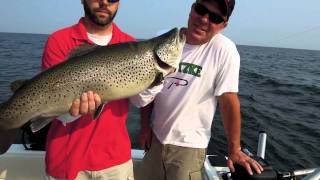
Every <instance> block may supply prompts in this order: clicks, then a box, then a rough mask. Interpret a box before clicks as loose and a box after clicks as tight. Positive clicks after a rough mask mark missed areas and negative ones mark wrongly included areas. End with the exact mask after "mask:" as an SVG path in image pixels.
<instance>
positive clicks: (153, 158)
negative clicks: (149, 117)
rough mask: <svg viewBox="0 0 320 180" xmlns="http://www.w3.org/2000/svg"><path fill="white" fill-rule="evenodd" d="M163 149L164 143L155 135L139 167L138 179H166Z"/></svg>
mask: <svg viewBox="0 0 320 180" xmlns="http://www.w3.org/2000/svg"><path fill="white" fill-rule="evenodd" d="M162 149H163V145H162V144H161V143H160V142H159V141H158V139H157V138H156V137H155V136H154V135H153V136H152V143H151V147H150V149H149V151H147V152H146V154H145V156H144V158H143V160H142V162H141V163H140V166H139V167H138V168H137V169H138V171H137V172H138V173H137V176H136V177H137V178H136V180H164V167H163V160H162Z"/></svg>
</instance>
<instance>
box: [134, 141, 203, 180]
mask: <svg viewBox="0 0 320 180" xmlns="http://www.w3.org/2000/svg"><path fill="white" fill-rule="evenodd" d="M205 156H206V149H201V148H188V147H181V146H175V145H170V144H166V145H162V144H161V143H160V142H159V141H158V139H157V138H155V136H153V137H152V143H151V148H150V150H149V151H148V152H147V153H146V154H145V157H144V158H143V161H142V163H141V166H140V168H139V170H138V171H137V178H136V180H202V179H203V178H202V170H203V164H204V161H205Z"/></svg>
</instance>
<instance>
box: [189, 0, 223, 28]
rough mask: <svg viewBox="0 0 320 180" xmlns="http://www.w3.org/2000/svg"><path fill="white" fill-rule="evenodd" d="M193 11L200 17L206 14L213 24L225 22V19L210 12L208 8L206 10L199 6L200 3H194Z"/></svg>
mask: <svg viewBox="0 0 320 180" xmlns="http://www.w3.org/2000/svg"><path fill="white" fill-rule="evenodd" d="M194 11H195V12H196V13H197V14H199V15H200V16H204V15H206V14H208V15H209V20H210V21H211V22H212V23H214V24H220V23H222V22H223V21H225V19H224V18H223V17H222V16H221V15H219V14H217V13H214V12H211V11H210V10H209V9H208V8H206V7H205V6H204V5H202V4H200V3H195V4H194Z"/></svg>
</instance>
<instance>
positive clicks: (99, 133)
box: [42, 0, 134, 180]
mask: <svg viewBox="0 0 320 180" xmlns="http://www.w3.org/2000/svg"><path fill="white" fill-rule="evenodd" d="M82 4H83V6H84V11H85V16H84V17H83V18H81V19H80V21H79V22H78V23H77V24H75V25H73V26H70V27H67V28H64V29H61V30H58V31H56V32H55V33H53V34H52V35H50V36H49V37H48V40H47V43H46V46H45V50H44V54H43V58H42V68H43V70H45V69H47V68H49V67H51V66H53V65H55V64H57V63H60V62H62V61H64V60H65V59H67V57H68V55H69V53H70V52H71V51H72V50H73V49H74V48H75V47H76V46H79V45H82V44H97V45H108V44H115V43H120V42H127V41H134V38H133V37H132V36H130V35H128V34H126V33H124V32H122V31H121V30H120V29H119V28H118V27H117V26H116V24H114V23H113V19H114V17H115V15H116V13H117V9H118V6H119V0H82ZM80 100H81V101H80ZM80 100H79V99H77V100H75V101H74V102H73V105H72V107H71V108H70V113H71V114H72V115H73V116H77V115H79V114H80V115H82V116H78V117H80V118H74V117H72V116H70V117H67V115H65V116H61V117H58V118H57V119H55V120H54V121H53V122H52V123H51V126H50V130H49V132H48V135H47V142H46V157H45V163H46V173H47V178H48V179H69V180H70V179H96V178H97V179H120V180H122V179H123V180H127V179H133V168H132V161H131V143H130V139H129V136H128V132H127V128H126V119H127V115H128V102H129V101H128V99H122V100H117V101H112V102H109V103H108V104H106V105H105V107H104V109H103V111H102V113H101V114H100V116H99V118H98V119H97V120H93V119H92V115H91V113H92V112H93V111H94V110H95V109H96V107H97V106H99V104H100V103H101V100H100V98H99V96H98V95H96V94H94V93H92V92H88V93H84V94H83V95H82V96H81V98H80ZM70 118H71V119H72V118H74V119H76V120H75V121H73V122H69V123H63V122H62V121H63V120H64V121H68V119H69V121H70Z"/></svg>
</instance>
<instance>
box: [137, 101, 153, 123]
mask: <svg viewBox="0 0 320 180" xmlns="http://www.w3.org/2000/svg"><path fill="white" fill-rule="evenodd" d="M152 108H153V102H151V103H150V104H148V105H147V106H145V107H142V108H140V116H141V122H140V125H141V128H146V127H148V126H150V118H151V113H152Z"/></svg>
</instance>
